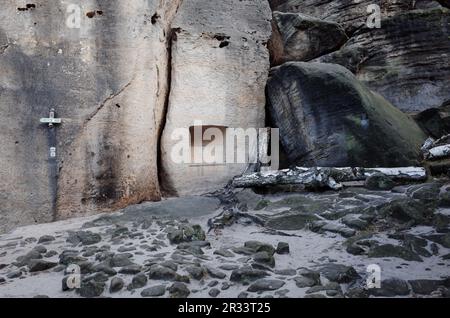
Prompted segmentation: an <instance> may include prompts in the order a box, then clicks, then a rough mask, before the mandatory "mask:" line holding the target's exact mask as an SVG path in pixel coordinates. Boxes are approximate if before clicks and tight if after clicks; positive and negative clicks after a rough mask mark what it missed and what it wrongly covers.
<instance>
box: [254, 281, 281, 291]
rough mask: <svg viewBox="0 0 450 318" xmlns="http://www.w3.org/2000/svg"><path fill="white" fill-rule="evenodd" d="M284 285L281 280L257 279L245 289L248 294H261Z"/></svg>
mask: <svg viewBox="0 0 450 318" xmlns="http://www.w3.org/2000/svg"><path fill="white" fill-rule="evenodd" d="M284 284H285V282H284V281H282V280H277V279H258V280H257V281H255V282H254V283H252V284H251V285H250V287H249V288H248V289H247V290H248V291H249V292H261V291H269V290H277V289H280V288H281V287H283V286H284Z"/></svg>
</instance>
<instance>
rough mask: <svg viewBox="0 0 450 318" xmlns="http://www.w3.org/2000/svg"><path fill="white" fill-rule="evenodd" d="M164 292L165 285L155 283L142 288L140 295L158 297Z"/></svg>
mask: <svg viewBox="0 0 450 318" xmlns="http://www.w3.org/2000/svg"><path fill="white" fill-rule="evenodd" d="M165 293H166V287H165V286H164V285H156V286H152V287H149V288H146V289H144V290H143V291H142V292H141V296H142V297H159V296H164V294H165Z"/></svg>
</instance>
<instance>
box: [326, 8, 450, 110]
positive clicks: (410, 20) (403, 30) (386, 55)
mask: <svg viewBox="0 0 450 318" xmlns="http://www.w3.org/2000/svg"><path fill="white" fill-rule="evenodd" d="M449 16H450V13H449V10H447V9H429V10H415V11H409V12H404V13H399V14H397V15H394V16H392V17H389V18H386V19H383V20H382V22H381V26H382V27H381V28H379V29H371V28H367V27H363V28H361V29H359V30H358V31H357V32H356V33H355V34H353V35H352V37H351V38H350V40H349V41H348V42H347V43H346V44H345V46H344V47H343V48H342V49H341V50H340V51H338V52H335V53H331V54H329V55H325V56H323V57H320V58H319V59H317V61H319V62H326V63H338V64H342V65H343V66H345V67H347V68H349V69H350V70H352V71H353V72H354V73H355V74H356V76H357V78H358V79H359V80H361V81H362V82H363V83H365V84H366V85H367V86H368V87H370V88H371V89H373V90H374V91H376V92H377V93H379V94H381V95H382V96H384V97H385V98H386V99H387V100H389V101H390V102H391V103H392V104H393V105H395V106H397V107H398V108H400V109H401V110H403V111H406V112H417V111H422V110H425V109H428V108H433V107H439V106H440V105H442V104H443V103H444V102H445V101H447V100H449V99H450V93H449V91H448V89H447V86H448V78H449V76H450V66H449V62H448V60H449V59H448V52H449V51H450V44H449V41H448V36H449V30H448V27H447V26H448V23H449Z"/></svg>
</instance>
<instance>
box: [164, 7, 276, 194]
mask: <svg viewBox="0 0 450 318" xmlns="http://www.w3.org/2000/svg"><path fill="white" fill-rule="evenodd" d="M224 12H226V14H224ZM270 19H271V11H270V7H269V4H268V3H267V1H264V0H258V1H238V0H210V1H198V0H184V1H183V3H182V5H181V7H180V8H179V10H178V14H177V17H176V19H175V21H174V23H173V28H174V29H175V32H176V34H175V37H174V39H173V42H172V86H171V92H170V100H169V104H168V109H167V121H166V125H165V128H164V132H163V135H162V139H161V158H162V161H161V163H162V170H163V171H162V174H161V176H162V178H161V180H163V182H164V183H163V186H164V188H165V190H167V191H168V192H169V193H172V194H178V195H185V194H188V193H191V194H197V193H202V192H207V191H213V190H214V189H218V188H220V187H222V186H224V185H226V184H227V183H228V181H229V180H230V179H231V178H232V177H233V176H235V175H239V174H242V173H243V172H244V171H245V170H246V168H247V164H245V163H233V162H224V160H222V162H218V161H215V162H207V161H206V159H205V158H204V157H203V156H202V154H205V153H206V151H207V146H208V145H210V146H211V144H213V142H212V141H211V143H208V142H207V141H205V140H198V139H197V140H198V143H196V142H195V140H194V138H193V137H194V136H195V134H196V133H195V131H196V130H197V129H198V130H199V132H200V133H199V138H200V139H201V138H202V134H203V133H204V132H205V131H206V129H207V128H213V129H214V130H216V131H217V130H219V132H220V134H224V135H225V136H223V137H224V138H227V136H226V134H227V131H226V129H227V128H244V129H247V128H261V127H264V125H265V112H264V105H265V94H264V88H265V85H266V81H267V76H268V72H269V67H270V66H269V63H270V62H269V52H268V49H267V47H266V45H267V41H268V40H269V38H270V34H271V26H270ZM183 133H184V135H183V136H180V134H183ZM186 135H187V136H186ZM211 137H212V136H211ZM206 138H207V137H206V136H205V139H206ZM212 138H214V137H212ZM214 142H217V138H215V139H214ZM239 142H240V141H237V143H239ZM244 142H245V141H244ZM183 145H184V146H185V148H184V151H180V150H179V149H180V148H179V147H180V146H183ZM220 146H223V144H222V143H220V145H218V147H220ZM186 148H187V149H186ZM179 153H187V154H188V155H187V160H179V161H177V159H178V158H174V157H175V156H178V154H179ZM174 154H175V155H174ZM181 159H183V158H181ZM215 159H219V158H217V157H216V158H215ZM220 159H222V158H220Z"/></svg>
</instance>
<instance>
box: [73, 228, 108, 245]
mask: <svg viewBox="0 0 450 318" xmlns="http://www.w3.org/2000/svg"><path fill="white" fill-rule="evenodd" d="M101 240H102V237H101V236H100V234H97V233H93V232H91V231H78V232H75V233H70V234H69V237H68V238H67V242H69V243H71V244H73V245H78V244H79V243H81V244H82V245H93V244H97V243H99V242H100V241H101Z"/></svg>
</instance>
